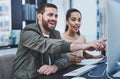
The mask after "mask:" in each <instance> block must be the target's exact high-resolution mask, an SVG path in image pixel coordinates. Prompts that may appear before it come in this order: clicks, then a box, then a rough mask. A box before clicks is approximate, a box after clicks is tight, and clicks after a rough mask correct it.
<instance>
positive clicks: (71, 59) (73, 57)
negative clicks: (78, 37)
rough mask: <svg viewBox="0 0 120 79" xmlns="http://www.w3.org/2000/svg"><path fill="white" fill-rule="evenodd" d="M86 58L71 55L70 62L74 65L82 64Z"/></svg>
mask: <svg viewBox="0 0 120 79" xmlns="http://www.w3.org/2000/svg"><path fill="white" fill-rule="evenodd" d="M83 58H84V57H82V56H77V55H74V54H70V55H69V62H70V63H72V64H74V63H80V62H81V61H82V59H83Z"/></svg>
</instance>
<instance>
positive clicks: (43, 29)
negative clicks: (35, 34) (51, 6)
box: [39, 23, 50, 35]
mask: <svg viewBox="0 0 120 79" xmlns="http://www.w3.org/2000/svg"><path fill="white" fill-rule="evenodd" d="M39 26H40V29H41V31H42V33H43V34H45V35H49V34H50V32H49V31H47V30H45V28H44V27H43V25H41V24H40V23H39Z"/></svg>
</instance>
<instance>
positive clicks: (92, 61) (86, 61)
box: [77, 58, 103, 65]
mask: <svg viewBox="0 0 120 79" xmlns="http://www.w3.org/2000/svg"><path fill="white" fill-rule="evenodd" d="M102 60H103V58H98V59H93V58H92V59H83V60H82V61H81V62H80V63H77V64H78V65H92V64H97V63H100V62H102Z"/></svg>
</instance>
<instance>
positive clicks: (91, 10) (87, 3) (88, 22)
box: [72, 0, 97, 41]
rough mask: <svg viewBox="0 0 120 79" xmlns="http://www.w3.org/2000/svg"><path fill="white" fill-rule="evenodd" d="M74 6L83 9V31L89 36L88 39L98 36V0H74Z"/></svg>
mask: <svg viewBox="0 0 120 79" xmlns="http://www.w3.org/2000/svg"><path fill="white" fill-rule="evenodd" d="M72 7H73V8H76V9H78V10H80V11H81V13H82V25H81V30H80V31H81V33H82V34H84V35H85V36H86V38H87V41H91V40H94V39H96V37H97V15H96V13H97V4H96V0H72Z"/></svg>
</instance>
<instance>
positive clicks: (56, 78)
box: [38, 59, 109, 79]
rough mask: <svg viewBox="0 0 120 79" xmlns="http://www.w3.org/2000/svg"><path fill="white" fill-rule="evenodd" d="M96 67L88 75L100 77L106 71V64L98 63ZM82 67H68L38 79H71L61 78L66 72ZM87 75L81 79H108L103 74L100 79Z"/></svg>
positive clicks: (69, 78)
mask: <svg viewBox="0 0 120 79" xmlns="http://www.w3.org/2000/svg"><path fill="white" fill-rule="evenodd" d="M105 60H106V59H105ZM97 65H98V66H97V67H96V68H95V69H93V70H92V73H91V74H90V75H92V76H100V75H101V74H102V73H103V72H104V70H105V69H106V66H107V65H106V63H100V64H97ZM82 66H83V65H70V66H69V67H68V68H65V69H64V70H60V71H58V72H57V73H55V74H52V75H49V76H42V77H40V78H38V79H71V78H73V77H68V76H63V74H65V73H68V72H70V71H72V70H75V69H77V68H79V67H82ZM89 73H90V72H87V73H85V74H83V75H81V77H84V78H86V79H109V78H108V77H107V75H106V73H104V75H103V76H101V77H89V76H88V74H89Z"/></svg>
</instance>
